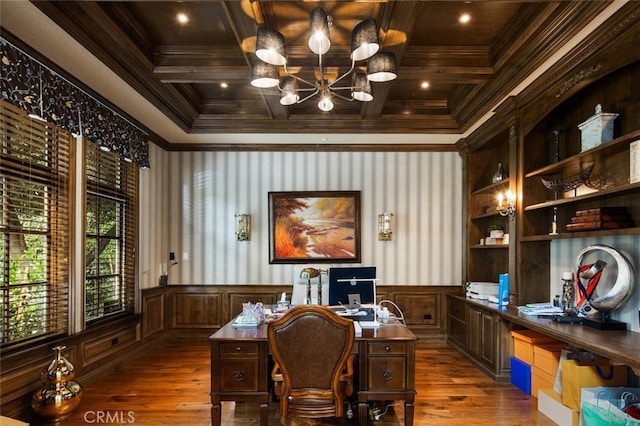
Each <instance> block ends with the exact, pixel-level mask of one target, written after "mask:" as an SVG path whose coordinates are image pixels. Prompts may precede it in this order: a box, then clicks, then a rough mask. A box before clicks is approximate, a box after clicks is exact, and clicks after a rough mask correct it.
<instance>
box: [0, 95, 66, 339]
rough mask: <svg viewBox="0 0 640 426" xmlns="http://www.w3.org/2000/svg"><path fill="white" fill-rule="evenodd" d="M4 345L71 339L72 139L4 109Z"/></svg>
mask: <svg viewBox="0 0 640 426" xmlns="http://www.w3.org/2000/svg"><path fill="white" fill-rule="evenodd" d="M1 106H2V107H1V108H0V127H1V131H0V150H1V152H0V159H1V160H2V161H0V164H1V165H0V203H1V206H2V209H1V210H0V233H1V236H2V239H1V240H0V259H1V261H2V275H0V291H1V295H0V310H1V314H2V325H1V327H2V328H1V329H0V344H1V345H2V346H8V345H16V344H19V343H25V342H29V341H32V340H34V339H39V338H43V337H49V336H53V335H57V334H61V333H65V332H67V331H68V318H69V313H68V312H69V304H68V300H69V298H68V294H69V262H68V260H69V145H70V143H69V142H70V140H71V135H70V134H69V133H68V132H66V131H64V130H62V129H60V128H57V127H55V126H52V125H51V124H47V123H46V122H43V121H40V120H38V119H32V118H29V117H28V116H27V114H26V113H25V112H23V111H21V110H20V109H19V108H16V107H14V106H13V105H10V104H8V103H6V102H4V101H2V105H1Z"/></svg>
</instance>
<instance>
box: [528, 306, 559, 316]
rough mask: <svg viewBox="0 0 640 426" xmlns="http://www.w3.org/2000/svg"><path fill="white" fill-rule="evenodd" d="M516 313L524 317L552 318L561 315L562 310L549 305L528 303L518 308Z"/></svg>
mask: <svg viewBox="0 0 640 426" xmlns="http://www.w3.org/2000/svg"><path fill="white" fill-rule="evenodd" d="M518 312H520V313H522V314H524V315H534V316H554V315H560V314H562V312H563V311H562V308H560V307H558V306H553V305H552V304H551V303H528V304H526V305H524V306H518Z"/></svg>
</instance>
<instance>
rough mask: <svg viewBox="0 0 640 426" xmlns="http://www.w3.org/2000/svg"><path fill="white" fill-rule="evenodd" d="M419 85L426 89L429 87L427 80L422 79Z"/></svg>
mask: <svg viewBox="0 0 640 426" xmlns="http://www.w3.org/2000/svg"><path fill="white" fill-rule="evenodd" d="M420 87H422V88H423V89H428V88H429V82H428V81H423V82H422V84H420Z"/></svg>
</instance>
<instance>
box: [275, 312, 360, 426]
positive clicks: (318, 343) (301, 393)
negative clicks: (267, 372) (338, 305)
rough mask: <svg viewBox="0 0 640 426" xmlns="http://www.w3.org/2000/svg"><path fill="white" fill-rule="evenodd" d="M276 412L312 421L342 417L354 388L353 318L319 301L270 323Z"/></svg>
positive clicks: (283, 415)
mask: <svg viewBox="0 0 640 426" xmlns="http://www.w3.org/2000/svg"><path fill="white" fill-rule="evenodd" d="M268 338H269V347H270V349H271V353H272V355H273V360H274V362H275V366H274V368H273V371H272V375H271V376H272V379H273V381H274V385H275V393H276V395H278V396H280V415H281V416H282V417H299V418H304V419H307V422H308V423H309V424H315V423H316V422H317V421H318V419H320V418H325V417H342V416H343V412H344V398H345V397H346V396H349V395H351V393H352V392H353V359H354V357H355V356H354V355H353V354H352V353H351V349H352V347H353V343H354V341H355V331H354V327H353V321H351V320H349V319H346V318H341V317H340V316H338V315H337V314H336V313H335V312H333V311H332V310H331V309H329V308H327V307H325V306H322V305H300V306H296V307H294V308H292V309H291V310H289V312H287V313H286V314H285V315H284V316H283V317H282V318H280V319H278V320H276V321H273V322H271V323H269V326H268Z"/></svg>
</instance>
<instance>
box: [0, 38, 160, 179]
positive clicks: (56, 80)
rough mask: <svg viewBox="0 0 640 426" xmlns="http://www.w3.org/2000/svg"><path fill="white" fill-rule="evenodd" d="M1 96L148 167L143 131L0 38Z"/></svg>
mask: <svg viewBox="0 0 640 426" xmlns="http://www.w3.org/2000/svg"><path fill="white" fill-rule="evenodd" d="M0 53H1V55H2V56H1V57H2V73H1V74H0V84H1V85H0V90H1V91H2V98H3V99H4V100H6V101H7V102H10V103H12V104H14V105H16V106H18V107H19V108H21V109H23V110H24V111H27V112H28V113H29V114H33V115H35V116H38V117H40V118H42V119H44V120H46V121H48V122H50V123H53V124H55V125H57V126H59V127H62V128H63V129H66V130H69V131H70V132H72V133H74V134H82V135H83V136H84V137H86V138H87V139H89V140H90V141H92V142H94V143H96V144H98V145H100V147H101V148H103V149H105V150H110V151H113V152H116V153H118V154H120V155H121V156H122V157H124V159H125V160H127V161H133V162H135V163H136V164H138V165H139V166H140V167H143V168H148V167H149V140H148V135H147V133H145V132H144V131H142V130H140V129H139V128H138V127H136V126H134V125H133V124H131V122H130V121H128V120H127V119H126V118H124V117H123V116H122V115H120V114H118V113H117V112H116V111H114V110H112V109H111V108H109V107H108V106H106V105H104V104H103V103H101V102H100V101H98V100H97V99H95V98H94V97H93V96H91V95H90V94H88V93H86V92H85V91H83V90H82V89H80V88H78V87H77V86H75V85H74V84H73V83H70V82H69V81H67V80H66V79H64V78H63V77H61V76H60V75H59V74H57V73H56V72H55V71H53V70H51V69H49V68H48V67H46V66H45V65H43V64H41V63H40V62H38V61H37V60H35V59H34V58H32V57H31V56H29V55H28V54H27V53H25V52H23V51H22V50H20V49H18V48H17V47H16V46H14V45H12V44H11V43H9V42H8V41H7V40H5V39H4V38H2V37H0Z"/></svg>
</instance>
